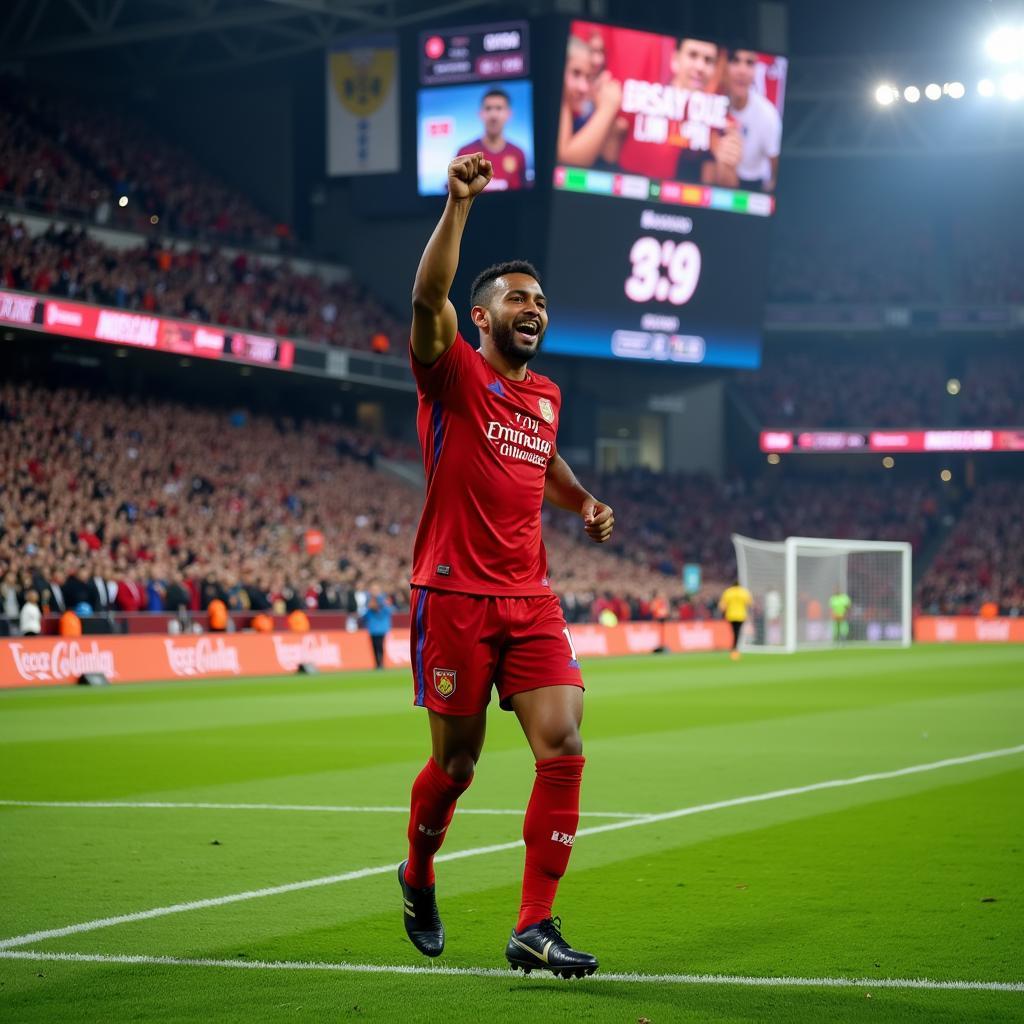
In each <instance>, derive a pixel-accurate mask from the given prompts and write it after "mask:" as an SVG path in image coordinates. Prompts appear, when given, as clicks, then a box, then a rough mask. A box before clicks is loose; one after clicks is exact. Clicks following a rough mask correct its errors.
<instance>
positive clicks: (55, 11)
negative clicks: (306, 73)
mask: <svg viewBox="0 0 1024 1024" xmlns="http://www.w3.org/2000/svg"><path fill="white" fill-rule="evenodd" d="M499 6H500V0H443V2H438V0H434V2H430V0H427V2H420V0H10V7H9V10H8V14H7V15H6V16H5V18H4V25H3V28H2V29H0V62H3V63H7V64H11V63H21V64H24V63H28V62H36V61H45V60H48V59H57V58H63V59H66V58H68V57H71V56H72V55H74V56H84V55H89V54H97V55H100V54H101V55H102V59H103V60H104V62H112V65H113V66H111V64H110V63H108V69H109V70H110V71H115V72H116V71H118V70H120V71H121V72H122V73H125V74H128V75H131V74H132V72H137V73H144V74H145V75H146V76H147V77H154V76H156V77H171V76H174V77H178V76H190V75H195V74H202V73H203V72H207V71H209V72H218V71H219V72H223V71H228V70H232V69H234V68H240V67H245V66H248V65H252V64H259V63H263V62H267V61H275V60H280V59H283V58H286V57H292V56H295V55H298V54H302V53H306V52H309V51H312V50H318V49H323V48H324V47H325V46H327V45H328V44H329V43H331V42H332V41H334V40H337V39H338V38H339V37H343V36H344V35H345V34H346V33H349V32H355V31H359V32H366V31H373V30H375V29H380V30H383V29H396V28H401V27H403V26H406V25H414V24H418V23H422V22H427V21H430V20H432V19H437V18H443V17H447V16H449V15H452V14H455V13H458V12H460V11H471V10H474V9H475V10H480V11H486V10H487V9H488V8H491V9H494V8H497V7H499Z"/></svg>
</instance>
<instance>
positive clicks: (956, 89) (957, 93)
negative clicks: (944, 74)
mask: <svg viewBox="0 0 1024 1024" xmlns="http://www.w3.org/2000/svg"><path fill="white" fill-rule="evenodd" d="M966 92H967V90H966V89H965V88H964V83H963V82H950V83H949V85H948V87H947V88H946V93H947V95H948V96H949V98H950V99H951V100H962V99H963V98H964V94H965V93H966Z"/></svg>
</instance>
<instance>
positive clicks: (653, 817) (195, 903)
mask: <svg viewBox="0 0 1024 1024" xmlns="http://www.w3.org/2000/svg"><path fill="white" fill-rule="evenodd" d="M1022 753H1024V744H1020V745H1018V746H1015V747H1003V748H1002V749H999V750H983V751H979V752H978V753H976V754H965V755H964V756H962V757H947V758H943V759H942V760H941V761H929V762H928V763H926V764H914V765H909V766H907V767H905V768H895V769H892V770H891V771H884V772H872V773H870V774H868V775H855V776H852V777H849V778H845V779H829V780H827V781H825V782H812V783H810V784H809V785H806V786H793V787H790V788H788V789H775V790H771V791H770V792H767V793H753V794H751V795H750V796H738V797H733V798H732V799H729V800H716V801H715V802H714V803H707V804H697V805H695V806H693V807H680V808H678V809H677V810H674V811H666V812H664V813H662V814H648V815H645V816H644V817H642V818H633V819H630V820H629V821H613V822H609V823H607V824H604V825H591V826H590V827H588V828H581V829H578V830H577V832H576V837H577V838H579V837H580V836H592V835H599V834H601V833H602V832H616V831H618V830H620V829H625V828H639V827H640V826H641V825H653V824H655V823H657V822H662V821H671V820H673V819H675V818H686V817H690V816H691V815H694V814H706V813H707V812H709V811H720V810H724V809H725V808H728V807H741V806H744V805H746V804H758V803H764V802H766V801H769V800H781V799H784V798H786V797H791V796H801V795H803V794H805V793H816V792H821V791H823V790H829V789H840V788H844V787H848V786H860V785H864V784H865V783H869V782H881V781H883V780H886V779H898V778H902V777H904V776H907V775H920V774H922V773H924V772H934V771H939V770H941V769H943V768H953V767H956V766H958V765H965V764H974V763H975V762H978V761H991V760H993V759H995V758H1000V757H1012V756H1013V755H1015V754H1022ZM523 845H524V843H523V841H522V840H521V839H517V840H514V841H512V842H507V843H493V844H492V845H490V846H476V847H472V848H470V849H467V850H455V851H453V852H452V853H442V854H440V855H439V856H438V857H435V858H434V862H435V863H437V864H440V863H444V862H447V861H453V860H463V859H465V858H467V857H482V856H485V855H487V854H491V853H502V852H504V851H506V850H517V849H521V848H522V847H523ZM397 868H398V865H397V864H380V865H376V866H374V867H367V868H360V869H359V870H357V871H345V872H343V873H341V874H338V875H325V876H323V877H322V878H309V879H305V880H304V881H301V882H288V883H286V884H284V885H272V886H267V887H266V888H263V889H249V890H246V891H245V892H236V893H229V894H228V895H227V896H213V897H210V898H208V899H201V900H189V901H187V902H184V903H174V904H171V905H170V906H166V907H153V908H151V909H149V910H139V911H135V912H133V913H128V914H118V915H116V916H114V917H101V918H98V919H96V920H94V921H83V922H82V923H81V924H69V925H66V926H64V927H62V928H48V929H45V930H42V931H35V932H29V933H28V934H26V935H14V936H11V937H10V938H7V939H0V950H4V949H12V948H14V947H16V946H30V945H32V944H33V943H35V942H42V941H43V940H45V939H59V938H63V937H64V936H66V935H77V934H79V933H81V932H91V931H96V930H97V929H99V928H110V927H112V926H113V925H117V924H129V923H131V922H132V921H146V920H150V919H151V918H154V917H166V916H167V915H169V914H181V913H184V912H186V911H189V910H202V909H204V908H206V907H223V906H227V905H228V904H230V903H241V902H243V901H245V900H255V899H261V898H262V897H264V896H279V895H283V894H284V893H290V892H299V891H301V890H304V889H317V888H320V887H321V886H325V885H336V884H338V883H339V882H352V881H355V880H357V879H361V878H370V877H372V876H374V875H389V874H392V873H394V872H396V871H397Z"/></svg>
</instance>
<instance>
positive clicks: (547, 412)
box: [537, 398, 555, 423]
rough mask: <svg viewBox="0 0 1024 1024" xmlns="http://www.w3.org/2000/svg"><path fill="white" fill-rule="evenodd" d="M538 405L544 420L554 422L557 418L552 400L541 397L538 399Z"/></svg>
mask: <svg viewBox="0 0 1024 1024" xmlns="http://www.w3.org/2000/svg"><path fill="white" fill-rule="evenodd" d="M537 405H538V406H539V407H540V414H541V416H543V417H544V422H545V423H552V422H553V421H554V419H555V410H554V407H553V406H552V405H551V402H550V401H549V400H548V399H547V398H540V399H538V400H537Z"/></svg>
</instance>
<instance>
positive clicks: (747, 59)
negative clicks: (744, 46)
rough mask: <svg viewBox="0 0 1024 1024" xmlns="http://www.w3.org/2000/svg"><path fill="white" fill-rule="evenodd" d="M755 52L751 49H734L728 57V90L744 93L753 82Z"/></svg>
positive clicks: (755, 68) (755, 67)
mask: <svg viewBox="0 0 1024 1024" xmlns="http://www.w3.org/2000/svg"><path fill="white" fill-rule="evenodd" d="M756 70H757V54H756V53H754V52H753V50H736V51H735V52H734V53H733V55H732V56H731V57H730V58H729V92H731V93H733V94H739V95H744V96H745V95H746V94H747V93H748V92H749V91H750V87H751V86H752V85H753V84H754V73H755V71H756Z"/></svg>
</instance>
